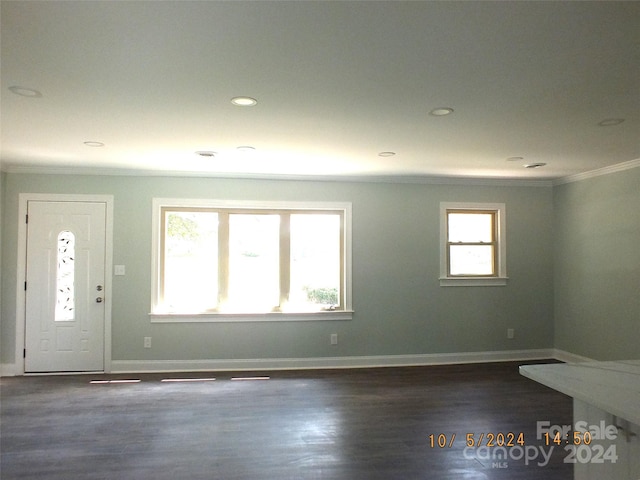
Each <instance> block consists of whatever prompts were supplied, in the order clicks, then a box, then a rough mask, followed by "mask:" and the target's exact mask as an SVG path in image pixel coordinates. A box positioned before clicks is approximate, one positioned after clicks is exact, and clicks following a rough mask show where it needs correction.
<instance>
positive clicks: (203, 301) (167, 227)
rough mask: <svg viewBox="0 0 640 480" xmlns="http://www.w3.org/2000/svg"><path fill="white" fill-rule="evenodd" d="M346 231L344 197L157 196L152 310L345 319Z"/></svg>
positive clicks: (191, 315) (216, 316)
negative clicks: (327, 200)
mask: <svg viewBox="0 0 640 480" xmlns="http://www.w3.org/2000/svg"><path fill="white" fill-rule="evenodd" d="M349 231H350V205H348V204H315V203H314V204H309V203H304V204H300V203H295V204H291V203H267V204H265V203H260V204H255V203H247V202H226V201H225V202H207V201H187V200H175V199H174V200H171V199H155V200H154V253H155V258H154V296H153V297H154V298H153V299H152V316H153V317H155V318H156V320H158V319H160V321H163V320H164V321H168V320H169V319H173V320H179V319H180V318H181V317H182V319H191V320H193V319H198V320H201V321H207V320H213V321H215V320H221V319H224V320H232V319H236V320H238V319H240V320H242V319H254V320H255V319H256V318H258V319H279V318H284V319H293V318H292V317H296V316H298V317H300V316H302V318H303V319H305V318H308V319H314V318H326V317H327V316H326V315H323V314H325V313H327V314H329V315H328V317H329V318H333V317H336V318H340V319H343V318H344V315H339V314H340V313H342V314H344V313H349V312H350V311H351V303H350V290H351V289H350V285H349V273H350V267H349V264H350V261H349V259H350V235H349ZM337 314H338V315H337Z"/></svg>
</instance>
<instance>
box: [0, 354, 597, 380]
mask: <svg viewBox="0 0 640 480" xmlns="http://www.w3.org/2000/svg"><path fill="white" fill-rule="evenodd" d="M546 358H554V359H556V360H560V361H563V362H568V363H576V362H592V361H595V360H593V359H591V358H588V357H583V356H581V355H576V354H574V353H570V352H566V351H564V350H559V349H557V348H543V349H537V350H505V351H490V352H461V353H428V354H416V355H371V356H355V357H313V358H249V359H224V360H113V361H112V362H111V372H109V373H153V372H197V371H248V370H260V371H265V370H314V369H315V370H317V369H323V368H332V369H333V368H374V367H407V366H428V365H453V364H462V363H489V362H526V361H529V360H542V359H546ZM15 375H17V370H16V366H15V364H13V363H3V364H0V376H2V377H13V376H15Z"/></svg>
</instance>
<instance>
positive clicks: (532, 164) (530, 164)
mask: <svg viewBox="0 0 640 480" xmlns="http://www.w3.org/2000/svg"><path fill="white" fill-rule="evenodd" d="M545 165H546V163H542V162H538V163H526V164H524V165H523V167H524V168H540V167H544V166H545Z"/></svg>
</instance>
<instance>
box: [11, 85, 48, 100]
mask: <svg viewBox="0 0 640 480" xmlns="http://www.w3.org/2000/svg"><path fill="white" fill-rule="evenodd" d="M9 90H11V91H12V92H13V93H15V94H16V95H20V96H21V97H30V98H40V97H42V94H41V93H40V92H39V91H38V90H34V89H33V88H26V87H20V86H18V85H14V86H12V87H9Z"/></svg>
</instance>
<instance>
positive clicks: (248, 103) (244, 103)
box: [231, 97, 258, 107]
mask: <svg viewBox="0 0 640 480" xmlns="http://www.w3.org/2000/svg"><path fill="white" fill-rule="evenodd" d="M231 103H233V104H234V105H237V106H238V107H253V106H254V105H256V104H257V103H258V101H257V100H256V99H255V98H251V97H233V98H232V99H231Z"/></svg>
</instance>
